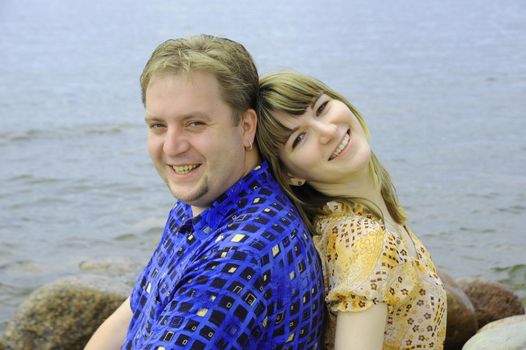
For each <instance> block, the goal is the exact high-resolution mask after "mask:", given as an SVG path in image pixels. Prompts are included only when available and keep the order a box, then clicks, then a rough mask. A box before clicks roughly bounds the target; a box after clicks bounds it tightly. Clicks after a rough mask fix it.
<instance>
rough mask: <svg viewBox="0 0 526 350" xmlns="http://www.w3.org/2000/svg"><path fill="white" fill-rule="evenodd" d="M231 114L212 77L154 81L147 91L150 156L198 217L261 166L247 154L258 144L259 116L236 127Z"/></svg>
mask: <svg viewBox="0 0 526 350" xmlns="http://www.w3.org/2000/svg"><path fill="white" fill-rule="evenodd" d="M233 114H234V111H233V110H232V108H230V106H229V105H228V104H227V103H226V102H225V101H223V99H222V97H221V94H220V88H219V83H218V82H217V79H216V78H215V77H214V76H213V75H212V74H210V73H206V72H193V73H192V76H191V78H189V77H188V76H187V75H186V74H184V73H181V74H179V75H171V74H170V75H168V74H163V75H154V76H153V77H152V79H151V80H150V83H149V85H148V89H147V91H146V124H147V125H148V152H149V153H150V157H151V159H152V162H153V165H154V167H155V169H156V170H157V172H158V173H159V175H160V176H161V178H162V179H163V180H164V181H165V182H166V184H167V185H168V188H169V189H170V192H171V193H172V194H173V195H174V197H176V198H178V199H180V200H182V201H184V202H186V203H188V204H190V205H191V206H192V211H193V214H194V216H196V215H198V214H200V213H201V212H202V211H203V210H204V209H206V208H207V207H208V206H209V205H210V203H212V202H213V201H214V200H215V199H216V198H217V197H218V196H219V195H221V194H223V193H224V192H225V191H226V190H227V189H228V188H230V187H231V186H232V185H233V184H234V183H236V182H237V181H238V180H239V179H241V178H242V177H243V176H245V175H246V174H247V173H248V172H249V171H251V170H252V169H253V168H254V167H255V166H256V165H257V163H258V161H259V160H258V158H257V153H255V152H247V151H246V149H248V148H249V147H250V144H251V143H252V142H253V139H254V132H255V123H256V122H257V117H256V113H255V111H253V110H247V111H245V112H244V113H243V116H242V118H241V122H240V123H239V124H238V125H234V123H233V120H232V117H233ZM185 167H186V168H185ZM187 170H189V171H187Z"/></svg>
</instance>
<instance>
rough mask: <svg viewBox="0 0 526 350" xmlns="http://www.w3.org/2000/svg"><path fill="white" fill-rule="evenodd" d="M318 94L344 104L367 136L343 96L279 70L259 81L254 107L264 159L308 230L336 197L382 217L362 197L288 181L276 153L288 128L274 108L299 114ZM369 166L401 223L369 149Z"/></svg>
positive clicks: (402, 219) (390, 188)
mask: <svg viewBox="0 0 526 350" xmlns="http://www.w3.org/2000/svg"><path fill="white" fill-rule="evenodd" d="M321 94H326V95H328V96H329V97H331V98H333V99H336V100H339V101H341V102H343V103H344V104H345V105H347V107H349V109H350V110H351V111H352V113H353V114H354V115H355V116H356V118H357V119H358V121H359V123H360V125H361V126H362V128H363V130H364V132H365V134H366V136H367V138H369V137H370V134H369V130H368V128H367V124H366V122H365V120H364V119H363V117H362V115H361V114H360V112H358V110H357V109H356V108H355V107H354V106H353V105H352V104H351V103H350V102H349V101H347V99H346V98H345V97H343V96H341V95H340V94H338V93H337V92H335V91H334V90H332V89H331V88H329V87H328V86H327V85H325V84H324V83H322V82H321V81H319V80H317V79H315V78H312V77H309V76H306V75H303V74H301V73H297V72H279V73H274V74H270V75H267V76H265V77H263V78H261V79H260V81H259V98H258V111H257V112H258V118H259V121H258V128H257V134H256V137H257V142H258V146H259V148H260V151H261V154H262V155H263V157H264V158H266V159H267V160H268V162H269V164H270V166H271V167H272V171H273V173H274V176H275V177H276V179H277V181H278V182H279V184H280V185H281V187H282V188H283V189H284V191H285V192H286V193H287V195H288V196H289V197H290V198H291V199H292V200H293V202H294V203H295V205H296V207H297V208H298V210H299V212H300V214H301V216H302V218H303V220H304V221H305V222H306V223H307V225H308V226H309V229H310V230H311V232H314V228H313V219H314V217H315V216H316V215H319V214H323V210H322V208H323V205H324V204H325V203H327V202H329V201H332V200H338V201H341V202H344V203H347V204H350V205H355V204H361V205H362V206H364V207H365V208H366V209H368V210H369V211H371V212H372V213H373V214H375V215H376V216H378V217H379V218H380V219H382V220H383V216H382V214H381V212H380V211H379V209H378V208H377V207H376V206H375V205H373V204H372V203H370V202H368V201H366V200H364V199H362V198H355V197H343V196H342V197H331V196H327V195H325V194H323V193H320V192H319V191H317V190H315V189H314V188H313V187H312V186H310V185H309V184H305V185H303V186H291V185H290V184H289V182H288V176H287V171H286V167H285V165H284V164H283V162H282V161H281V160H280V159H279V153H280V150H281V149H282V148H283V145H284V144H285V143H286V141H287V138H288V137H289V135H290V133H291V130H290V129H289V128H287V127H286V126H285V125H284V124H283V123H281V121H280V120H278V119H277V118H276V117H275V112H284V113H287V114H290V115H294V116H299V115H302V114H303V113H305V111H306V109H307V107H308V106H310V105H311V104H312V102H313V101H314V100H315V99H316V98H317V97H319V96H320V95H321ZM369 169H370V173H371V175H372V177H373V180H374V182H375V184H376V185H377V186H378V187H379V188H380V193H381V195H382V197H383V199H384V201H385V204H386V206H387V210H388V211H389V214H390V215H391V217H392V218H393V220H395V221H396V222H397V223H398V224H404V223H405V221H406V214H405V211H404V209H403V208H402V207H401V206H400V205H399V203H398V199H397V196H396V190H395V187H394V185H393V183H392V181H391V177H390V176H389V173H388V172H387V171H386V170H385V168H384V167H383V166H382V164H381V163H380V161H379V160H378V158H377V157H376V156H375V154H374V153H373V152H371V160H370V161H369Z"/></svg>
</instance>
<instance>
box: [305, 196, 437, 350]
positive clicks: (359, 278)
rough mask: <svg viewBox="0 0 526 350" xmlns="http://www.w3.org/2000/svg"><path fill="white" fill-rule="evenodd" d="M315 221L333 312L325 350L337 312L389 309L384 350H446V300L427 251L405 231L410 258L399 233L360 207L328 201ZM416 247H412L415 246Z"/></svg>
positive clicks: (331, 339)
mask: <svg viewBox="0 0 526 350" xmlns="http://www.w3.org/2000/svg"><path fill="white" fill-rule="evenodd" d="M325 209H326V210H327V213H328V214H327V215H324V216H320V217H318V218H317V219H316V223H315V224H316V231H317V235H316V236H315V237H314V243H315V245H316V249H317V250H318V253H319V254H320V258H321V260H322V264H323V275H324V279H325V288H326V290H325V295H326V298H325V300H326V302H327V307H328V311H329V323H328V327H327V333H326V349H328V350H332V349H333V348H334V337H335V330H336V316H337V313H338V312H347V311H351V312H352V311H363V310H366V309H368V308H369V307H371V306H372V305H374V304H379V303H385V304H386V305H387V313H388V315H387V323H386V328H385V333H384V349H387V350H390V349H443V344H444V339H445V336H446V303H447V297H446V292H445V290H444V287H443V285H442V281H441V280H440V278H439V276H438V274H437V272H436V268H435V266H434V264H433V262H432V260H431V256H430V255H429V253H428V251H427V249H426V248H425V247H424V245H423V244H422V243H421V242H420V240H418V238H416V236H415V235H414V234H413V233H412V232H411V231H410V230H409V229H408V228H407V227H404V229H405V230H406V231H407V234H408V236H409V237H410V239H411V241H412V242H407V243H408V244H411V243H412V244H414V253H415V255H414V256H413V255H411V254H410V253H409V252H410V251H411V250H412V249H408V248H409V247H407V246H406V242H405V241H404V240H403V238H402V236H401V234H400V233H399V232H397V231H396V230H395V229H391V228H387V229H386V227H385V226H384V225H383V224H382V222H381V221H379V220H378V219H377V218H376V217H375V216H374V215H372V214H371V213H370V212H369V211H368V210H367V209H365V208H364V207H362V206H360V205H358V204H356V205H353V206H351V205H348V204H343V203H340V202H329V203H327V205H326V208H325ZM411 248H412V247H411Z"/></svg>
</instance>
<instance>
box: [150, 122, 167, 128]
mask: <svg viewBox="0 0 526 350" xmlns="http://www.w3.org/2000/svg"><path fill="white" fill-rule="evenodd" d="M163 126H164V125H162V124H159V123H153V124H150V129H159V128H162V127H163Z"/></svg>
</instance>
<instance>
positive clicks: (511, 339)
mask: <svg viewBox="0 0 526 350" xmlns="http://www.w3.org/2000/svg"><path fill="white" fill-rule="evenodd" d="M524 349H526V316H525V315H520V316H511V317H507V318H504V319H501V320H498V321H494V322H491V323H488V324H487V325H485V326H484V327H482V328H481V329H480V330H479V331H478V332H477V334H475V335H474V336H473V337H472V338H471V339H470V340H469V341H468V342H467V343H466V344H465V345H464V347H463V348H462V350H524Z"/></svg>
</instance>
